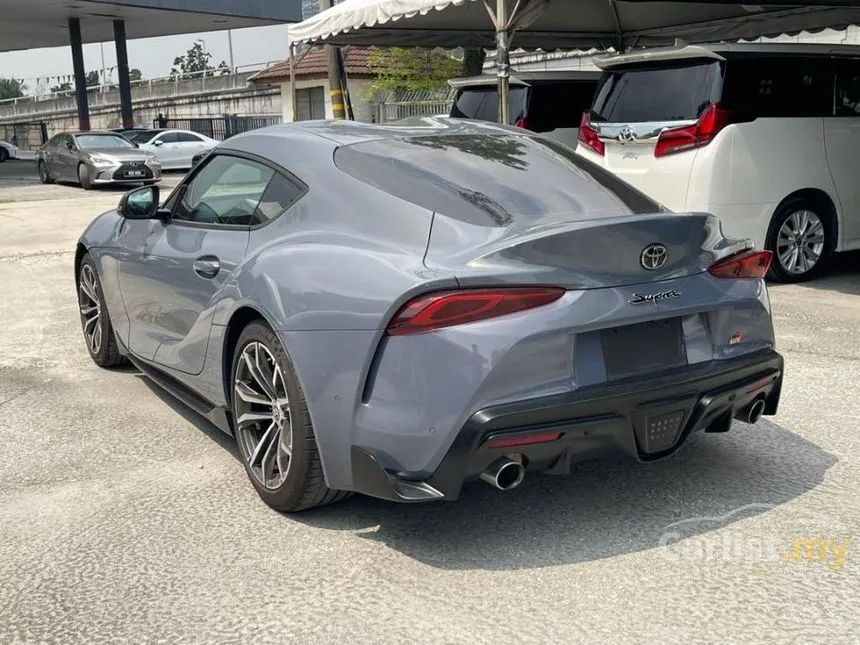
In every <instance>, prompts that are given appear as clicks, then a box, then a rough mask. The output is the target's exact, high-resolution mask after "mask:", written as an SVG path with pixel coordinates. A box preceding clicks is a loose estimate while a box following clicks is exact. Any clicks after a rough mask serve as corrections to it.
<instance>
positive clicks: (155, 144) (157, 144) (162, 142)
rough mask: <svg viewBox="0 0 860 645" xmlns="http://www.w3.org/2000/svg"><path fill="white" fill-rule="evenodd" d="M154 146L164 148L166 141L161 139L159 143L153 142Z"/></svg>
mask: <svg viewBox="0 0 860 645" xmlns="http://www.w3.org/2000/svg"><path fill="white" fill-rule="evenodd" d="M152 145H154V146H163V145H164V141H162V140H161V139H159V140H158V141H153V142H152Z"/></svg>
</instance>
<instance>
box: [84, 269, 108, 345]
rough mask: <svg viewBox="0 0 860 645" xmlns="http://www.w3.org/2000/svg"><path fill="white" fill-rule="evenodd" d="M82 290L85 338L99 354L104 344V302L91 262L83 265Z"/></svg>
mask: <svg viewBox="0 0 860 645" xmlns="http://www.w3.org/2000/svg"><path fill="white" fill-rule="evenodd" d="M78 291H79V292H80V299H79V302H80V306H81V318H82V319H83V326H84V338H85V339H86V341H87V347H88V348H89V350H90V352H91V353H92V354H98V353H99V350H100V349H101V346H102V325H101V315H102V304H101V300H100V299H99V295H98V289H97V288H96V274H95V272H94V271H93V268H92V267H91V266H90V265H89V264H84V265H83V266H82V267H81V279H80V285H79V288H78Z"/></svg>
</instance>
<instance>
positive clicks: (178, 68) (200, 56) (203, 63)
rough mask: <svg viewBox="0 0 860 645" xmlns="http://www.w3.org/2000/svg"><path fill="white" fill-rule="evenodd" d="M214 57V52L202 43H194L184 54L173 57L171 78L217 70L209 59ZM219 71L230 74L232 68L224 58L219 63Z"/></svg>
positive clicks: (195, 75)
mask: <svg viewBox="0 0 860 645" xmlns="http://www.w3.org/2000/svg"><path fill="white" fill-rule="evenodd" d="M211 59H212V54H210V53H209V52H207V51H206V50H204V49H203V44H202V43H194V45H192V46H191V49H189V50H188V51H187V52H185V55H184V56H177V57H176V58H174V59H173V68H172V69H171V70H170V78H176V77H177V76H178V77H179V78H182V77H183V76H187V75H193V76H192V77H197V76H199V75H200V72H205V71H210V70H211V71H213V72H214V71H216V68H215V66H214V65H212V64H211V63H210V62H209V61H210V60H211ZM217 71H218V72H219V73H220V74H222V75H223V74H229V73H230V68H229V67H227V63H225V62H224V61H223V60H222V61H221V62H220V63H219V64H218V68H217Z"/></svg>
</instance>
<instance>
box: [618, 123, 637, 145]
mask: <svg viewBox="0 0 860 645" xmlns="http://www.w3.org/2000/svg"><path fill="white" fill-rule="evenodd" d="M617 138H618V141H620V142H621V143H633V142H634V141H636V133H635V132H633V128H631V127H630V126H629V125H625V126H624V127H623V128H621V130H620V131H619V132H618V137H617Z"/></svg>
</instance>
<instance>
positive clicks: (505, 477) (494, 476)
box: [481, 457, 526, 490]
mask: <svg viewBox="0 0 860 645" xmlns="http://www.w3.org/2000/svg"><path fill="white" fill-rule="evenodd" d="M525 476H526V469H525V468H524V467H523V465H522V464H521V463H520V462H518V461H514V460H513V459H509V458H508V457H502V458H501V459H498V460H496V461H494V462H493V463H492V464H491V465H490V467H489V468H487V470H485V471H484V472H483V473H481V479H483V480H484V481H485V482H487V483H488V484H490V485H491V486H494V487H496V488H498V489H499V490H513V489H514V488H516V487H517V486H519V485H520V484H522V483H523V479H525Z"/></svg>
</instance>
